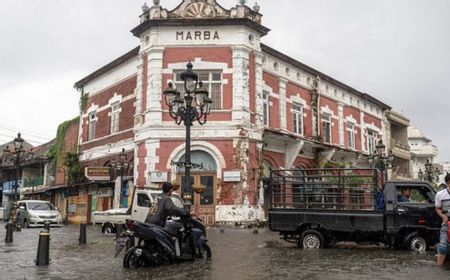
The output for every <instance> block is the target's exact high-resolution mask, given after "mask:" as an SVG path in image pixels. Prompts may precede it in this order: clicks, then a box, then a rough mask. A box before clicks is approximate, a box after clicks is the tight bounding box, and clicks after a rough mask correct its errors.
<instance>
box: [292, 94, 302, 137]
mask: <svg viewBox="0 0 450 280" xmlns="http://www.w3.org/2000/svg"><path fill="white" fill-rule="evenodd" d="M292 123H293V124H292V125H293V126H292V129H293V130H294V132H295V133H297V134H300V135H303V104H302V103H300V102H295V101H294V102H292Z"/></svg>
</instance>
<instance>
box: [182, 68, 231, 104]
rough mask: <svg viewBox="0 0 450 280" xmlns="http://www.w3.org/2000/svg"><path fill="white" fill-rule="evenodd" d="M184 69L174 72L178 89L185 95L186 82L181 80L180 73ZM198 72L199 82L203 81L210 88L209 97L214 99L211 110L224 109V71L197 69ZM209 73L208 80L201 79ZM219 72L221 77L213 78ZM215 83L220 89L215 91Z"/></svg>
mask: <svg viewBox="0 0 450 280" xmlns="http://www.w3.org/2000/svg"><path fill="white" fill-rule="evenodd" d="M182 72H183V71H175V72H174V77H173V80H174V85H175V88H176V89H177V91H179V92H180V94H181V96H183V95H184V93H185V90H184V82H183V81H182V80H181V77H180V74H181V73H182ZM196 73H197V74H198V76H199V82H200V81H202V82H203V86H204V87H205V88H206V89H207V90H208V92H209V97H210V98H211V99H212V101H213V102H212V104H211V110H222V109H223V71H222V70H206V69H202V70H196ZM206 73H207V74H208V80H205V79H201V78H200V76H202V75H205V74H206ZM214 74H219V75H220V79H219V80H213V75H214ZM213 85H215V86H216V87H215V88H219V89H220V91H219V92H217V91H213Z"/></svg>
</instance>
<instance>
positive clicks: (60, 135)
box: [47, 117, 80, 167]
mask: <svg viewBox="0 0 450 280" xmlns="http://www.w3.org/2000/svg"><path fill="white" fill-rule="evenodd" d="M79 119H80V117H76V118H74V119H72V120H69V121H65V122H63V123H62V124H60V125H59V126H58V130H57V132H56V141H55V144H53V145H51V146H50V147H49V150H48V152H47V158H48V159H49V160H50V161H52V163H53V165H54V166H55V167H56V166H58V164H59V163H63V162H64V158H65V154H64V152H66V147H65V141H64V140H65V137H66V133H67V129H68V128H69V127H70V126H71V125H72V124H74V123H77V122H78V121H79ZM72 148H73V147H72ZM58 161H59V162H58Z"/></svg>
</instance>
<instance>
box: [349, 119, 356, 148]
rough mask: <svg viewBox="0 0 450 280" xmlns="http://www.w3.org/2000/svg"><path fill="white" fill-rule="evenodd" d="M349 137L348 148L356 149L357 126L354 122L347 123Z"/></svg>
mask: <svg viewBox="0 0 450 280" xmlns="http://www.w3.org/2000/svg"><path fill="white" fill-rule="evenodd" d="M347 137H348V147H349V148H350V149H355V146H356V145H355V140H356V137H355V124H354V123H353V122H347Z"/></svg>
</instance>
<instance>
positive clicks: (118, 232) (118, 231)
mask: <svg viewBox="0 0 450 280" xmlns="http://www.w3.org/2000/svg"><path fill="white" fill-rule="evenodd" d="M124 231H125V226H124V224H116V240H117V239H118V238H119V237H120V235H121V234H122V232H124Z"/></svg>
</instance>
